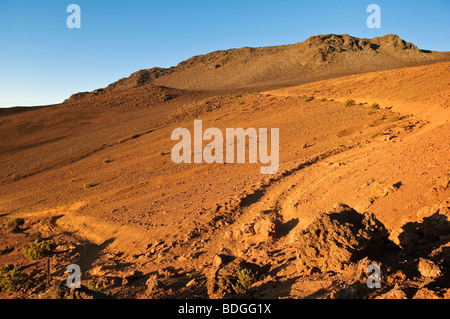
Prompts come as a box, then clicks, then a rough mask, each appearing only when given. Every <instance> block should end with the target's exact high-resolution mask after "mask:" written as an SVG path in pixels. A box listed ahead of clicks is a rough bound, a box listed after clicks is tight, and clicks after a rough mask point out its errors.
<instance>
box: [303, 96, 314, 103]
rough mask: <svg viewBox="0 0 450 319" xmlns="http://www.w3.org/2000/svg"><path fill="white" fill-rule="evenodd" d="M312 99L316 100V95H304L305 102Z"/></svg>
mask: <svg viewBox="0 0 450 319" xmlns="http://www.w3.org/2000/svg"><path fill="white" fill-rule="evenodd" d="M312 100H314V96H306V95H305V96H304V98H303V101H305V102H311V101H312Z"/></svg>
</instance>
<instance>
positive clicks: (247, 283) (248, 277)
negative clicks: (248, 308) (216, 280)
mask: <svg viewBox="0 0 450 319" xmlns="http://www.w3.org/2000/svg"><path fill="white" fill-rule="evenodd" d="M256 276H257V273H254V272H253V271H252V270H251V269H248V268H243V269H240V270H239V272H238V279H237V281H236V285H233V284H232V285H231V286H232V288H233V290H234V291H235V292H236V293H237V294H244V293H246V292H247V290H248V289H249V288H250V287H251V286H252V285H253V284H254V283H255V282H256Z"/></svg>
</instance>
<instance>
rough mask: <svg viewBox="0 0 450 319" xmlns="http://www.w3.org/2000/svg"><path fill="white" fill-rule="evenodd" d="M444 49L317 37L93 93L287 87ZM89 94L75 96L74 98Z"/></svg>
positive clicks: (187, 64)
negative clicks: (150, 88) (151, 87)
mask: <svg viewBox="0 0 450 319" xmlns="http://www.w3.org/2000/svg"><path fill="white" fill-rule="evenodd" d="M449 60H450V54H449V53H448V52H446V53H442V52H431V51H426V50H420V49H419V48H418V47H416V46H415V45H413V44H411V43H408V42H406V41H404V40H402V39H400V38H399V37H398V36H397V35H386V36H383V37H377V38H373V39H359V38H355V37H351V36H349V35H346V34H344V35H335V34H329V35H318V36H313V37H310V38H309V39H307V40H306V41H304V42H301V43H297V44H292V45H282V46H274V47H261V48H250V47H245V48H241V49H230V50H223V51H216V52H212V53H209V54H206V55H200V56H195V57H192V58H190V59H188V60H186V61H183V62H181V63H179V64H178V65H177V66H176V67H172V68H169V69H163V68H152V69H145V70H141V71H138V72H136V73H133V74H132V75H130V76H129V77H128V78H124V79H121V80H119V81H117V82H115V83H113V84H111V85H109V86H108V87H106V88H104V89H99V90H96V91H94V92H92V94H98V93H104V92H109V91H115V90H123V89H128V88H131V87H138V86H142V85H145V84H147V83H153V84H155V85H162V86H167V87H173V88H177V89H189V90H239V89H243V88H246V89H249V88H261V87H264V86H266V87H273V86H287V85H297V84H302V83H307V82H311V81H315V80H320V79H326V78H330V77H337V76H343V75H349V74H357V73H363V72H369V71H379V70H388V69H394V68H402V67H407V66H415V65H423V64H430V63H436V62H440V61H449ZM86 95H89V94H87V93H83V94H77V95H74V96H73V97H72V98H71V100H73V99H75V98H80V97H84V96H86Z"/></svg>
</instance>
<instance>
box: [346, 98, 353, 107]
mask: <svg viewBox="0 0 450 319" xmlns="http://www.w3.org/2000/svg"><path fill="white" fill-rule="evenodd" d="M353 105H356V102H355V100H352V99H348V100H346V101H345V102H344V106H345V107H350V106H353Z"/></svg>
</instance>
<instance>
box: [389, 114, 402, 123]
mask: <svg viewBox="0 0 450 319" xmlns="http://www.w3.org/2000/svg"><path fill="white" fill-rule="evenodd" d="M401 119H402V116H401V115H400V114H393V115H391V116H389V117H388V118H387V119H386V122H397V121H400V120H401Z"/></svg>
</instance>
